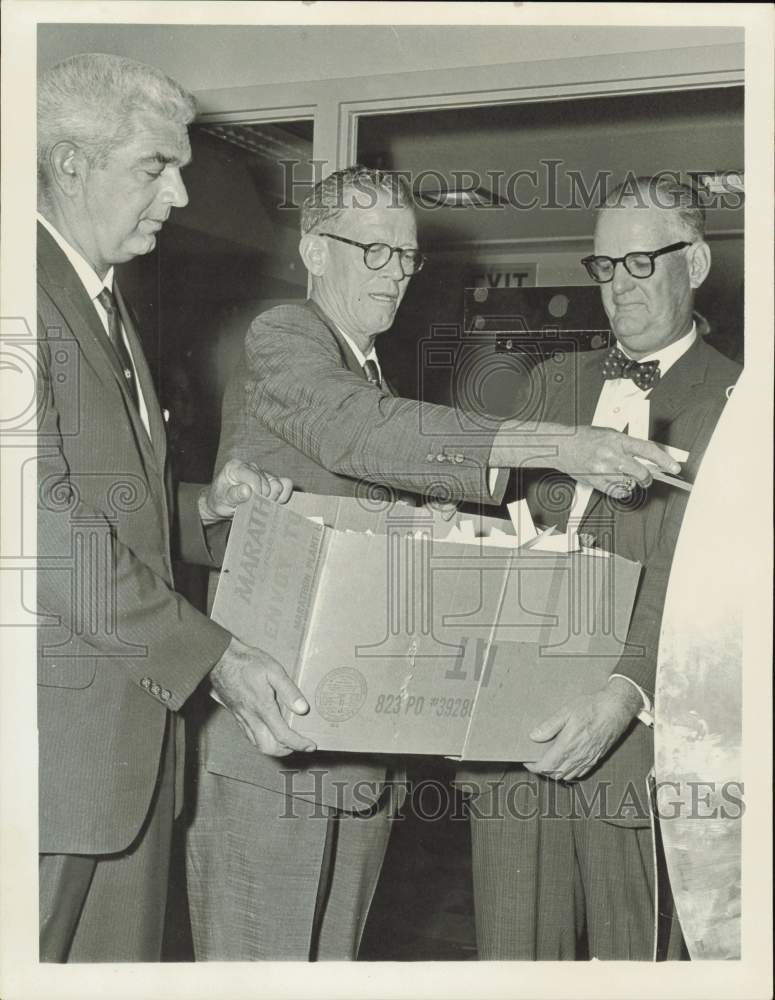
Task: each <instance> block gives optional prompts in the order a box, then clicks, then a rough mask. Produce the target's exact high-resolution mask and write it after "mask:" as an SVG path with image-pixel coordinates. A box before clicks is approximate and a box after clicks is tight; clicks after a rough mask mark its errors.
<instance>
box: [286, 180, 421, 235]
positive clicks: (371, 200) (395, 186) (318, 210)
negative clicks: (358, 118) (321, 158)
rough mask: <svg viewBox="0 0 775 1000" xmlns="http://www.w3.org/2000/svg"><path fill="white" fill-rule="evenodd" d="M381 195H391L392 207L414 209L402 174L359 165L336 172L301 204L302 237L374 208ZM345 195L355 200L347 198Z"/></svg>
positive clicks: (317, 186)
mask: <svg viewBox="0 0 775 1000" xmlns="http://www.w3.org/2000/svg"><path fill="white" fill-rule="evenodd" d="M380 191H384V192H386V193H387V194H389V195H390V199H391V201H390V204H391V207H396V208H412V209H413V208H414V200H413V198H412V192H411V189H410V188H409V185H408V184H407V182H406V179H405V178H404V177H402V176H401V174H398V173H391V172H390V171H387V170H374V169H372V168H371V167H364V166H362V165H361V164H360V163H356V164H355V165H354V166H352V167H346V168H345V169H344V170H336V171H335V172H334V173H332V174H329V175H328V177H326V178H325V179H324V180H322V181H320V183H318V184H316V185H315V187H314V188H313V189H312V191H311V192H310V193H309V194H308V195H307V197H306V198H305V199H304V201H303V202H302V203H301V232H302V235H304V234H306V233H311V232H312V231H313V230H314V229H319V228H320V227H321V226H322V225H323V224H324V223H329V222H331V221H332V220H333V219H337V218H338V217H339V216H340V215H342V214H343V212H345V211H346V210H347V209H348V208H363V209H368V208H373V207H374V206H375V205H376V203H377V196H378V194H379V192H380ZM345 192H350V193H351V195H352V197H350V198H345Z"/></svg>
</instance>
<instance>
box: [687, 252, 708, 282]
mask: <svg viewBox="0 0 775 1000" xmlns="http://www.w3.org/2000/svg"><path fill="white" fill-rule="evenodd" d="M688 257H689V281H690V282H691V286H692V288H699V287H700V285H701V284H702V283H703V281H705V279H706V278H707V277H708V271H710V247H709V246H708V244H707V243H706V242H705V241H704V240H700V241H699V243H693V244H692V245H691V246H690V247H689V253H688Z"/></svg>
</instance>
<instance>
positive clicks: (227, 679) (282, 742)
mask: <svg viewBox="0 0 775 1000" xmlns="http://www.w3.org/2000/svg"><path fill="white" fill-rule="evenodd" d="M210 683H211V684H212V686H213V690H214V692H215V693H216V694H217V696H218V700H219V701H220V702H221V704H223V705H224V707H225V708H228V709H229V711H230V712H231V713H232V715H233V716H234V718H235V719H236V720H237V722H238V723H239V725H240V727H241V729H242V731H243V732H244V733H245V735H246V736H247V738H248V739H249V740H250V742H251V743H252V744H253V745H254V746H256V747H257V748H258V749H259V750H260V751H261V752H262V753H265V754H269V755H271V756H272V757H287V755H288V754H289V753H293V751H294V750H307V751H309V750H315V749H316V747H315V744H314V743H312V742H311V741H310V740H309V739H308V738H307V737H306V736H300V735H299V734H298V733H295V732H294V731H293V730H292V729H291V728H290V727H289V726H288V725H287V724H286V723H285V721H284V720H283V717H282V715H281V709H282V708H287V709H290V710H291V711H292V712H294V713H295V714H296V715H306V713H307V712H308V711H309V705H308V704H307V701H306V699H305V698H304V696H303V695H302V693H301V691H299V689H298V688H297V687H296V685H295V684H294V683H293V681H292V680H291V679H290V677H289V676H288V674H287V673H286V672H285V670H283V668H282V667H281V666H280V664H279V663H278V662H277V660H275V659H274V657H272V656H270V655H269V653H265V652H264V651H263V650H261V649H256V648H255V647H253V646H246V645H245V643H244V642H240V641H239V639H235V638H234V637H232V640H231V642H230V643H229V645H228V646H227V647H226V650H225V652H224V654H223V656H222V657H221V658H220V660H219V661H218V663H216V665H215V666H214V667H213V669H212V671H211V672H210Z"/></svg>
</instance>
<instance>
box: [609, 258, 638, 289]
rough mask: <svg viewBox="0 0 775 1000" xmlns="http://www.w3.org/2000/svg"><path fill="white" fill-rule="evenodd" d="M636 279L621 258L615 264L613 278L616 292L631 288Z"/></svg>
mask: <svg viewBox="0 0 775 1000" xmlns="http://www.w3.org/2000/svg"><path fill="white" fill-rule="evenodd" d="M634 280H635V279H634V278H633V276H632V275H631V274H630V272H629V271H628V270H627V268H626V267H625V266H624V261H623V260H619V261H617V262H616V263H615V264H614V276H613V278H612V279H611V285H612V286H613V290H614V292H620V291H622V292H623V291H625V289H627V288H631V287H632V284H633V281H634Z"/></svg>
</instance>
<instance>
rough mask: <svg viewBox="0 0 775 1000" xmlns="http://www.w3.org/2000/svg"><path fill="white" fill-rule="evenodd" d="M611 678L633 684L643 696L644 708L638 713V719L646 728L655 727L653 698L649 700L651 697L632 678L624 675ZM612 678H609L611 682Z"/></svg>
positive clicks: (614, 675)
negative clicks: (617, 678) (619, 678)
mask: <svg viewBox="0 0 775 1000" xmlns="http://www.w3.org/2000/svg"><path fill="white" fill-rule="evenodd" d="M611 677H621V678H622V680H625V681H627V682H628V683H629V684H632V686H633V687H634V688H636V689H637V691H638V693H639V694H640V696H641V699H642V700H643V708H642V709H641V710H640V712H638V718H639V719H640V721H641V722H642V723H643V724H644V726H653V725H654V706H653V704H652V702H651V698H649V696H648V695H647V694H646V692H645V691H644V690H643V688H642V687H641V686H640V684H636V683H635V681H634V680H633V679H632V678H631V677H626V676H625V675H624V674H611ZM611 677H609V678H608V679H609V681H610V680H611Z"/></svg>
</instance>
